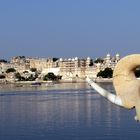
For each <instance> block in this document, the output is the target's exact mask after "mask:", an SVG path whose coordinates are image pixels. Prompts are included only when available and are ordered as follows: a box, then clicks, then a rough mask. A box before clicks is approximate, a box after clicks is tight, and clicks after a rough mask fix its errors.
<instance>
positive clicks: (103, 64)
mask: <svg viewBox="0 0 140 140" xmlns="http://www.w3.org/2000/svg"><path fill="white" fill-rule="evenodd" d="M99 59H100V58H99ZM101 60H103V61H98V62H96V63H95V62H94V61H93V59H91V58H90V57H87V58H86V59H83V58H82V59H81V58H78V57H75V58H68V59H65V58H60V59H58V58H25V57H24V56H18V57H13V58H12V59H11V60H10V63H4V62H1V63H0V73H4V72H5V71H6V70H7V69H8V68H14V69H15V70H16V72H19V73H21V74H22V75H23V73H24V71H30V69H31V68H36V69H37V72H38V73H39V74H40V75H39V77H41V78H43V76H44V75H46V74H47V73H49V72H53V73H54V74H55V75H60V76H62V79H64V80H73V79H79V80H80V79H85V77H87V76H88V77H91V78H96V75H97V73H98V72H99V71H101V70H104V69H105V68H107V67H109V68H111V69H114V67H115V65H116V64H117V62H118V61H119V60H120V55H119V54H116V55H115V56H114V57H111V55H110V54H107V55H106V57H105V58H101ZM24 74H25V73H24ZM25 76H26V75H25ZM11 77H12V76H11Z"/></svg>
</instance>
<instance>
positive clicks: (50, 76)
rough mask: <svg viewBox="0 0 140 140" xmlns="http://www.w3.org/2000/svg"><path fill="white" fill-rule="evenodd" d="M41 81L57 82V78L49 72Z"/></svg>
mask: <svg viewBox="0 0 140 140" xmlns="http://www.w3.org/2000/svg"><path fill="white" fill-rule="evenodd" d="M43 80H44V81H48V80H52V81H55V80H58V77H57V76H56V75H55V74H54V73H53V72H49V73H48V74H46V75H45V76H44V77H43Z"/></svg>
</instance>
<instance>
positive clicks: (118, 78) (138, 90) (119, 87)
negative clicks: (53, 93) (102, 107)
mask: <svg viewBox="0 0 140 140" xmlns="http://www.w3.org/2000/svg"><path fill="white" fill-rule="evenodd" d="M138 66H140V54H133V55H129V56H126V57H124V58H122V59H121V60H120V61H119V62H118V63H117V65H116V66H115V69H114V72H113V85H114V88H115V91H116V95H114V94H112V93H110V92H108V91H106V90H105V89H103V88H101V87H100V86H99V85H98V84H96V83H94V82H93V81H92V80H91V79H89V78H87V82H88V83H89V84H90V85H91V86H92V87H93V88H94V89H95V90H97V91H98V92H99V93H100V94H101V95H102V96H104V97H106V98H107V99H108V100H110V101H111V102H112V103H115V104H117V105H120V106H123V107H125V108H128V109H132V108H136V114H137V115H136V117H135V119H136V120H138V121H140V80H138V79H137V78H136V76H135V73H134V70H135V69H136V67H138Z"/></svg>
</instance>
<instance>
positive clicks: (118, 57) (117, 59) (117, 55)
mask: <svg viewBox="0 0 140 140" xmlns="http://www.w3.org/2000/svg"><path fill="white" fill-rule="evenodd" d="M115 58H116V62H118V61H119V60H120V55H119V54H118V53H117V54H116V57H115Z"/></svg>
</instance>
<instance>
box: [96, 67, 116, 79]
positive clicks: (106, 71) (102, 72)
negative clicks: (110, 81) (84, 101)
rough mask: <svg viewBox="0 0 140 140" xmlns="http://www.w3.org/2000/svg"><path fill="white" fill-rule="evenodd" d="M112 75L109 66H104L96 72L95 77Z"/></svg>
mask: <svg viewBox="0 0 140 140" xmlns="http://www.w3.org/2000/svg"><path fill="white" fill-rule="evenodd" d="M112 75H113V70H112V69H111V68H105V69H104V70H103V71H102V70H101V71H100V72H99V73H98V74H97V77H102V78H112Z"/></svg>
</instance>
